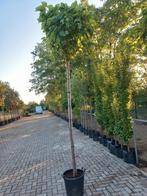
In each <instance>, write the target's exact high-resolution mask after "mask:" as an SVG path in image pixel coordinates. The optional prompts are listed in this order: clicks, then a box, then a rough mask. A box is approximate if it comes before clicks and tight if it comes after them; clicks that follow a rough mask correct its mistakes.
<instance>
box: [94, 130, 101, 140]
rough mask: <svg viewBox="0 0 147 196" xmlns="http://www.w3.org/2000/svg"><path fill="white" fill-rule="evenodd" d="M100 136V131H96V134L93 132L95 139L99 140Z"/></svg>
mask: <svg viewBox="0 0 147 196" xmlns="http://www.w3.org/2000/svg"><path fill="white" fill-rule="evenodd" d="M99 136H100V133H99V132H98V131H95V132H94V134H93V141H98V140H99Z"/></svg>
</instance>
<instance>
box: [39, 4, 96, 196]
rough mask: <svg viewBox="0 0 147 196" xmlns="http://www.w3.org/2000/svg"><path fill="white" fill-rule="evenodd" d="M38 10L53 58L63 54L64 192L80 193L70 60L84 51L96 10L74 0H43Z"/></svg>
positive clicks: (80, 178) (80, 182) (82, 177)
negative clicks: (67, 157)
mask: <svg viewBox="0 0 147 196" xmlns="http://www.w3.org/2000/svg"><path fill="white" fill-rule="evenodd" d="M84 5H86V6H84ZM37 11H39V13H40V15H39V19H38V20H39V22H40V23H41V25H42V30H43V32H44V33H45V34H46V38H47V40H48V42H49V47H50V49H51V51H52V54H53V55H54V56H55V58H60V59H61V58H62V59H63V63H64V65H65V68H66V76H67V97H68V118H69V131H70V142H71V155H72V169H70V170H67V171H65V172H64V174H63V178H64V180H65V187H66V192H67V195H70V196H73V195H74V196H75V195H76V196H78V195H79V196H81V195H83V185H84V171H83V170H80V169H77V168H76V160H75V149H74V141H73V125H72V104H71V101H72V97H71V74H72V63H71V62H72V60H73V59H74V58H75V57H76V55H77V54H78V53H80V52H82V51H83V48H84V47H85V44H87V40H90V38H91V37H92V35H93V32H94V28H95V26H96V20H95V12H96V10H95V9H94V8H93V7H92V6H88V5H87V3H85V4H78V3H77V2H74V3H72V4H71V5H70V6H68V5H67V4H64V3H61V4H57V5H55V6H53V5H48V4H47V3H46V2H43V3H42V4H41V5H40V6H38V7H37ZM86 46H87V45H86ZM80 184H81V186H80Z"/></svg>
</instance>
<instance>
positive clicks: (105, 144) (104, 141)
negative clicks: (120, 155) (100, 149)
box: [103, 135, 107, 146]
mask: <svg viewBox="0 0 147 196" xmlns="http://www.w3.org/2000/svg"><path fill="white" fill-rule="evenodd" d="M103 145H104V146H107V138H106V135H104V136H103Z"/></svg>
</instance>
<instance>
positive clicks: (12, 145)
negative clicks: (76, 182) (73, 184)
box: [0, 114, 147, 196]
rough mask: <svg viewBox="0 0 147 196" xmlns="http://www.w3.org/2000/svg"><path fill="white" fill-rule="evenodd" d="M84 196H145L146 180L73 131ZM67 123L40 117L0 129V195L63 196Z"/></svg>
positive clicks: (67, 134)
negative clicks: (83, 181)
mask: <svg viewBox="0 0 147 196" xmlns="http://www.w3.org/2000/svg"><path fill="white" fill-rule="evenodd" d="M74 137H75V141H76V145H75V147H76V158H77V165H78V168H81V167H84V168H86V174H85V196H90V195H95V196H99V195H102V196H103V195H104V196H109V195H112V196H115V195H116V196H119V195H120V196H123V195H124V196H128V195H137V196H141V195H142V196H143V195H144V196H147V177H146V176H145V175H143V174H142V172H141V171H140V170H139V169H137V168H136V167H135V166H133V165H129V164H126V163H124V162H123V161H122V160H121V159H118V158H117V157H115V156H113V155H111V154H110V153H109V152H108V150H107V148H105V147H103V146H102V145H101V144H99V143H98V142H94V141H92V139H90V138H89V137H88V136H85V135H83V134H82V133H81V132H79V131H78V130H76V129H74ZM70 158H71V156H70V145H69V133H68V126H67V122H65V121H63V120H61V119H60V118H57V117H55V116H53V115H52V114H49V115H43V116H42V115H40V116H34V117H29V118H25V119H21V120H19V121H17V122H14V123H12V124H10V125H8V126H7V127H2V128H0V196H3V195H5V196H18V195H19V196H24V195H27V196H33V195H34V196H39V195H40V196H46V195H48V196H64V195H66V194H65V188H64V182H63V179H62V177H61V174H62V172H63V171H65V170H66V169H69V168H71V164H70V163H71V161H70Z"/></svg>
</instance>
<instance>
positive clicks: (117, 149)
mask: <svg viewBox="0 0 147 196" xmlns="http://www.w3.org/2000/svg"><path fill="white" fill-rule="evenodd" d="M115 155H116V156H117V157H118V158H121V159H122V158H123V150H122V148H121V145H120V144H116V145H115Z"/></svg>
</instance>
